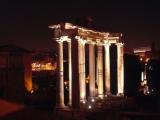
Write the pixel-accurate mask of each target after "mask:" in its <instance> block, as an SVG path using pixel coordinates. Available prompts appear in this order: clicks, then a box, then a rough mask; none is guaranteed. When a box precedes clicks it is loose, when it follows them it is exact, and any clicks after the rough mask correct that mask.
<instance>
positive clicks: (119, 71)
mask: <svg viewBox="0 0 160 120" xmlns="http://www.w3.org/2000/svg"><path fill="white" fill-rule="evenodd" d="M117 77H118V80H117V82H118V95H123V94H124V61H123V43H117Z"/></svg>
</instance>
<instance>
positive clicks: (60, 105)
mask: <svg viewBox="0 0 160 120" xmlns="http://www.w3.org/2000/svg"><path fill="white" fill-rule="evenodd" d="M64 108H65V105H64V104H57V105H56V109H64Z"/></svg>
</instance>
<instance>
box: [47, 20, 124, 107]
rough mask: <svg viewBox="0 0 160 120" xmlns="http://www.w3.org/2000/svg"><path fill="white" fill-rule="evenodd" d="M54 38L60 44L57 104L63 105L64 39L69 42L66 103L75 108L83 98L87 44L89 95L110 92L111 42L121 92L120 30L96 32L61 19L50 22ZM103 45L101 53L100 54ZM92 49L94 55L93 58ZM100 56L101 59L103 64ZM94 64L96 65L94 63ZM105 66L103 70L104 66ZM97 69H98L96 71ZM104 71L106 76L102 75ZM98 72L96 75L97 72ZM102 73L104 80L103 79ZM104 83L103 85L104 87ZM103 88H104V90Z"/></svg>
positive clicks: (106, 94)
mask: <svg viewBox="0 0 160 120" xmlns="http://www.w3.org/2000/svg"><path fill="white" fill-rule="evenodd" d="M49 28H51V29H53V32H54V39H55V40H56V41H57V43H58V48H59V50H58V51H59V60H58V69H59V84H58V98H57V107H58V108H64V107H65V105H64V76H63V74H64V73H63V72H64V68H63V43H64V42H67V43H68V64H69V65H68V66H69V67H68V71H69V72H68V74H69V105H70V106H72V107H74V108H76V107H78V106H79V105H80V103H85V101H86V82H85V80H86V76H85V73H86V70H85V47H86V45H87V44H88V45H89V78H90V80H89V98H91V100H94V99H93V98H96V97H98V98H103V97H104V96H108V95H110V94H111V92H110V45H111V44H114V45H116V46H117V88H118V91H117V95H123V94H124V62H123V45H124V44H123V43H122V41H121V37H122V34H121V33H109V32H98V31H94V30H90V29H86V28H83V27H80V26H75V25H72V24H71V23H64V24H58V25H51V26H49ZM96 47H97V49H95V48H96ZM103 47H104V52H105V53H104V56H103ZM95 50H97V58H96V61H95ZM103 57H104V60H105V61H104V63H105V65H103ZM95 66H96V67H95ZM103 69H104V70H103ZM96 71H97V72H96ZM103 71H105V76H104V75H103ZM96 74H97V75H96ZM95 76H97V81H98V82H97V85H98V90H97V93H96V88H95V82H96V77H95ZM103 77H105V78H104V79H105V82H103ZM103 86H105V88H104V87H103ZM104 90H105V91H104Z"/></svg>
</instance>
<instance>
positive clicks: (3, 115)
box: [0, 100, 55, 120]
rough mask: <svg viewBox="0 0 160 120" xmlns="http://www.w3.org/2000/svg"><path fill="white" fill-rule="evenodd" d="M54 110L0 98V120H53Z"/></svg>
mask: <svg viewBox="0 0 160 120" xmlns="http://www.w3.org/2000/svg"><path fill="white" fill-rule="evenodd" d="M54 119H55V117H54V112H53V111H47V110H42V109H36V108H33V107H26V106H24V105H19V104H15V103H12V102H8V101H5V100H0V120H54Z"/></svg>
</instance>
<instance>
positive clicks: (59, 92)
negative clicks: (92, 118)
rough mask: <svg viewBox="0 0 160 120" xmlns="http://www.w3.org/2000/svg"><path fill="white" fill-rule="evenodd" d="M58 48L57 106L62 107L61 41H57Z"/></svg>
mask: <svg viewBox="0 0 160 120" xmlns="http://www.w3.org/2000/svg"><path fill="white" fill-rule="evenodd" d="M58 48H59V51H58V52H59V59H58V67H59V80H58V92H57V94H58V96H57V108H63V107H64V80H63V41H58Z"/></svg>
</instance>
